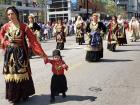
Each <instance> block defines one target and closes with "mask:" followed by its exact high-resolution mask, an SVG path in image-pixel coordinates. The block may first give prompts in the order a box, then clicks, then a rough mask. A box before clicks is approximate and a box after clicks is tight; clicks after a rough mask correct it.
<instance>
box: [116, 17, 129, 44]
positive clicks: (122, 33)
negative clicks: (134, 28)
mask: <svg viewBox="0 0 140 105" xmlns="http://www.w3.org/2000/svg"><path fill="white" fill-rule="evenodd" d="M117 22H118V27H119V30H118V37H117V40H118V44H119V45H123V44H127V39H126V30H125V24H124V19H123V18H122V15H118V18H117Z"/></svg>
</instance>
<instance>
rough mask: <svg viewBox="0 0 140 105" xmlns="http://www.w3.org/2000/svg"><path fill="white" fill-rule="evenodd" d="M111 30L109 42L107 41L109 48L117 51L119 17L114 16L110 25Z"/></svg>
mask: <svg viewBox="0 0 140 105" xmlns="http://www.w3.org/2000/svg"><path fill="white" fill-rule="evenodd" d="M108 28H109V32H108V39H107V41H108V43H107V49H109V50H110V51H115V50H116V45H117V43H118V40H117V36H118V30H119V26H118V22H117V17H116V16H112V20H111V22H110V23H109V25H108Z"/></svg>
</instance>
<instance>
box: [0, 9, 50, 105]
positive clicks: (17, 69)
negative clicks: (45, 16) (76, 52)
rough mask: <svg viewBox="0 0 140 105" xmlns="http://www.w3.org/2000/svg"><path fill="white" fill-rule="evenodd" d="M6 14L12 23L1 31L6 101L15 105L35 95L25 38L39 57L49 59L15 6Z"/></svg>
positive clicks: (4, 26) (5, 25) (7, 24)
mask: <svg viewBox="0 0 140 105" xmlns="http://www.w3.org/2000/svg"><path fill="white" fill-rule="evenodd" d="M6 14H7V17H8V18H9V20H10V21H9V22H8V23H6V24H4V25H3V26H2V28H1V30H0V40H1V43H2V48H3V49H4V51H5V53H4V66H3V74H4V78H5V82H6V99H7V100H9V101H10V102H12V103H15V102H18V101H20V99H22V100H26V99H28V97H29V96H31V95H33V94H35V89H34V84H33V80H32V76H31V68H30V62H29V58H28V46H27V42H26V39H25V38H26V37H27V38H28V40H29V42H30V43H31V47H32V48H33V50H34V52H35V53H36V54H37V55H40V56H41V57H42V58H44V59H47V58H48V57H47V55H46V54H45V52H44V51H43V49H42V47H41V45H40V44H39V43H38V41H37V39H36V37H35V35H34V34H33V32H32V31H31V30H30V29H29V27H28V26H27V25H26V24H24V23H22V22H20V20H19V12H18V10H17V9H16V8H15V7H13V6H12V7H8V8H7V9H6Z"/></svg>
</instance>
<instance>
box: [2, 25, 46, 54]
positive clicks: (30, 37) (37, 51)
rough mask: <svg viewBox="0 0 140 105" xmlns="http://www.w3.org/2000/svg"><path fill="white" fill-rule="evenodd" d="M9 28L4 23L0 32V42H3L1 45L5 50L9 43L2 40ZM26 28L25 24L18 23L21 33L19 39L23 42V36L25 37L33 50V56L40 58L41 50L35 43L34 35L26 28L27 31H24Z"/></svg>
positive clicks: (36, 42)
mask: <svg viewBox="0 0 140 105" xmlns="http://www.w3.org/2000/svg"><path fill="white" fill-rule="evenodd" d="M9 27H10V23H6V24H5V25H4V26H3V27H2V28H1V30H0V40H1V41H2V42H3V43H2V46H3V48H6V47H7V45H8V44H9V43H10V42H9V40H6V39H5V38H4V37H5V33H6V32H7V31H8V30H9ZM26 27H27V25H26V24H24V23H20V30H21V31H22V35H21V38H22V39H23V41H24V37H25V35H27V38H28V40H29V43H30V45H31V48H32V49H33V51H34V52H35V54H37V55H40V56H42V55H43V54H44V52H43V49H42V47H41V45H40V44H39V42H38V41H37V39H36V37H35V35H34V33H33V32H32V31H31V30H30V29H29V28H28V27H27V30H26ZM25 30H26V32H25ZM23 41H22V42H23ZM22 42H21V43H22ZM22 44H23V43H22Z"/></svg>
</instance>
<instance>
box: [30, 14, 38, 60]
mask: <svg viewBox="0 0 140 105" xmlns="http://www.w3.org/2000/svg"><path fill="white" fill-rule="evenodd" d="M28 21H29V22H28V27H29V28H30V29H31V30H32V31H33V33H34V35H35V36H36V38H37V40H38V42H39V43H40V30H41V27H40V26H39V25H38V24H37V23H36V22H35V19H34V15H32V14H30V15H29V16H28ZM28 47H29V57H30V58H31V57H32V56H34V55H35V54H34V52H33V50H32V48H31V43H29V42H28Z"/></svg>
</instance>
